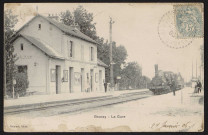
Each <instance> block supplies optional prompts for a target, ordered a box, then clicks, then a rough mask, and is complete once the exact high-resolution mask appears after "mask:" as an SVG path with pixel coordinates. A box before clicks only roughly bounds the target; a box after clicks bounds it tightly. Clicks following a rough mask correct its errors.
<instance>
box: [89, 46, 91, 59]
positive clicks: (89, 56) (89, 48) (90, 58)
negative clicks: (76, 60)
mask: <svg viewBox="0 0 208 135" xmlns="http://www.w3.org/2000/svg"><path fill="white" fill-rule="evenodd" d="M89 61H91V47H89Z"/></svg>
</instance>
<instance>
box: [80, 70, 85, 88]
mask: <svg viewBox="0 0 208 135" xmlns="http://www.w3.org/2000/svg"><path fill="white" fill-rule="evenodd" d="M84 79H85V77H84V68H81V92H84V87H85V86H84Z"/></svg>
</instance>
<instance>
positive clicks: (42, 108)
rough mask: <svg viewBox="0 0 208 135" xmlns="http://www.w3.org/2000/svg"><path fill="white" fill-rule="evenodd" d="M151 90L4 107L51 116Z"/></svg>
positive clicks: (16, 112) (7, 111)
mask: <svg viewBox="0 0 208 135" xmlns="http://www.w3.org/2000/svg"><path fill="white" fill-rule="evenodd" d="M152 95H153V94H152V92H151V91H149V90H146V91H139V90H138V91H137V92H129V93H122V94H120V95H107V96H100V97H91V98H83V99H73V100H64V101H55V102H46V103H37V104H33V105H30V104H28V105H24V106H15V107H5V108H4V114H5V115H19V114H22V115H33V116H52V115H58V114H64V113H72V112H77V111H82V110H86V109H92V108H97V107H102V106H108V105H113V104H119V103H124V102H128V101H133V100H138V99H141V98H147V97H150V96H152Z"/></svg>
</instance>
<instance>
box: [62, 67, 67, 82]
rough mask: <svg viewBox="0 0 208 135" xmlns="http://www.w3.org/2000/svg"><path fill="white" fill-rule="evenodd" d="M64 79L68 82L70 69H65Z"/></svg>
mask: <svg viewBox="0 0 208 135" xmlns="http://www.w3.org/2000/svg"><path fill="white" fill-rule="evenodd" d="M63 81H64V82H68V70H63Z"/></svg>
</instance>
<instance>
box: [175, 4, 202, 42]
mask: <svg viewBox="0 0 208 135" xmlns="http://www.w3.org/2000/svg"><path fill="white" fill-rule="evenodd" d="M173 7H174V17H175V26H176V32H177V38H202V37H203V35H204V34H203V33H204V30H203V16H202V13H203V10H202V4H182V5H174V6H173Z"/></svg>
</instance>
